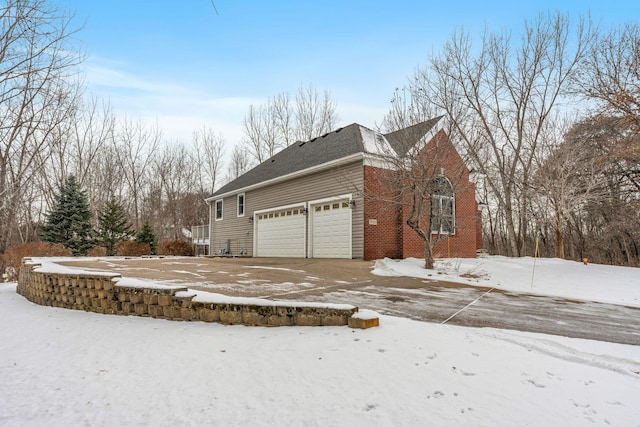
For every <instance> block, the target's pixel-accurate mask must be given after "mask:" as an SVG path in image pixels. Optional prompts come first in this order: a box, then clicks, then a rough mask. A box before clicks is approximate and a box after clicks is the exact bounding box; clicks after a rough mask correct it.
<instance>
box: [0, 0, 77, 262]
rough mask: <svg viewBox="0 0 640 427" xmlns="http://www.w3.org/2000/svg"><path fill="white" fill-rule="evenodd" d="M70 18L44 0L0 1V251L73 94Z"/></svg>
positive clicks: (74, 97) (74, 63)
mask: <svg viewBox="0 0 640 427" xmlns="http://www.w3.org/2000/svg"><path fill="white" fill-rule="evenodd" d="M70 21H71V17H69V16H65V15H64V14H62V13H61V12H60V11H58V10H57V9H56V8H54V7H51V6H49V5H48V3H47V2H46V1H44V0H32V1H23V0H7V1H6V2H4V4H3V5H2V6H0V251H3V250H4V249H6V247H7V245H8V244H10V243H11V242H12V241H14V239H15V233H16V230H17V229H18V228H19V227H18V223H17V221H18V219H19V218H20V217H22V215H20V210H21V209H24V210H30V209H31V206H29V203H30V202H31V201H32V199H31V198H30V197H26V195H25V194H26V190H27V189H28V188H29V187H30V186H31V185H32V184H33V182H34V181H35V179H36V178H37V177H38V173H39V170H40V169H41V168H42V167H43V162H44V161H46V160H47V159H48V156H49V155H50V146H51V145H50V143H51V142H52V141H51V136H52V134H53V133H54V132H55V131H56V129H58V127H59V126H60V124H61V123H63V122H65V120H67V119H68V118H69V116H70V114H71V113H72V112H73V111H74V109H75V105H76V101H77V99H78V96H79V88H78V85H77V82H76V80H74V79H73V76H74V75H75V74H76V71H77V66H78V65H79V64H80V63H81V62H82V59H83V57H82V55H81V54H80V52H79V50H78V49H76V48H75V47H74V46H73V45H72V43H71V42H72V35H73V34H74V33H75V30H73V29H71V28H70Z"/></svg>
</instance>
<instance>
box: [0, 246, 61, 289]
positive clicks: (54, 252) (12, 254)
mask: <svg viewBox="0 0 640 427" xmlns="http://www.w3.org/2000/svg"><path fill="white" fill-rule="evenodd" d="M71 255H72V252H71V249H69V248H67V247H65V246H63V245H61V244H60V243H45V242H30V243H22V244H20V245H16V246H12V247H10V248H9V249H7V250H6V251H5V252H4V254H2V261H3V262H4V267H5V272H6V273H7V278H8V280H16V279H17V278H18V276H19V275H20V267H21V266H22V258H24V257H32V256H42V257H44V256H71Z"/></svg>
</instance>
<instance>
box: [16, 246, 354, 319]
mask: <svg viewBox="0 0 640 427" xmlns="http://www.w3.org/2000/svg"><path fill="white" fill-rule="evenodd" d="M38 267H40V265H39V264H35V263H31V261H30V260H29V259H28V258H25V260H24V261H23V265H22V269H21V270H20V277H19V279H18V286H17V292H18V293H19V294H20V295H22V296H24V297H25V298H27V299H28V300H29V301H31V302H33V303H36V304H39V305H45V306H52V307H61V308H68V309H74V310H84V311H90V312H94V313H100V314H118V315H133V316H144V317H154V318H159V319H168V320H186V321H192V320H193V321H195V320H198V321H203V322H218V323H223V324H229V325H231V324H244V325H251V326H340V325H347V324H350V325H351V326H352V327H364V326H361V325H359V324H358V322H355V323H354V321H352V320H351V316H352V315H353V314H354V313H356V312H357V311H358V308H357V307H352V308H335V307H329V306H328V307H323V306H320V305H310V304H300V305H296V304H289V303H287V304H285V303H279V302H275V301H274V302H273V303H265V305H258V304H240V303H223V302H218V303H217V302H200V301H194V297H195V294H194V293H193V291H189V290H188V289H187V288H186V287H180V286H167V287H138V286H135V287H134V286H122V285H119V284H118V282H117V280H118V279H119V278H120V275H118V274H111V273H96V274H68V273H51V272H41V271H35V270H36V269H37V268H38ZM365 326H366V325H365Z"/></svg>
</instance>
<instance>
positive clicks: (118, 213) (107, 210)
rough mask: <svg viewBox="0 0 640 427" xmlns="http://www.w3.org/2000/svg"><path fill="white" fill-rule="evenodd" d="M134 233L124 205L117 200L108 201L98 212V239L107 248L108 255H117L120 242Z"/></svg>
mask: <svg viewBox="0 0 640 427" xmlns="http://www.w3.org/2000/svg"><path fill="white" fill-rule="evenodd" d="M133 234H134V233H133V229H132V228H131V223H130V222H129V220H128V219H127V213H126V212H125V210H124V207H123V206H122V205H121V204H119V203H118V202H116V201H115V200H110V201H108V202H107V203H106V204H105V206H104V208H103V209H102V211H100V212H99V213H98V230H97V237H98V241H99V243H100V245H102V246H104V248H105V249H106V250H107V255H108V256H113V255H115V254H116V246H117V245H118V243H120V242H122V241H124V240H127V239H129V238H130V237H131V236H133Z"/></svg>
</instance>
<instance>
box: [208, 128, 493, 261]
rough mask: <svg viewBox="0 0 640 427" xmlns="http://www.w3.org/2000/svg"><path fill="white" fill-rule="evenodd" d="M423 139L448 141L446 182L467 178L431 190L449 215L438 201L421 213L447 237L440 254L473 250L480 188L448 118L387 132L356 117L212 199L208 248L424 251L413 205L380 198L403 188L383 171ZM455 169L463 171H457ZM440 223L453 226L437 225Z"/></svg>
mask: <svg viewBox="0 0 640 427" xmlns="http://www.w3.org/2000/svg"><path fill="white" fill-rule="evenodd" d="M407 136H409V138H407ZM419 141H422V142H423V143H426V145H425V147H428V146H429V145H430V144H431V145H432V144H435V143H436V142H438V141H439V145H438V149H439V150H443V149H444V150H448V151H450V152H451V153H452V156H450V158H449V160H448V161H447V163H446V164H443V165H440V166H439V167H440V175H441V176H440V180H441V182H444V183H448V182H452V181H453V179H454V178H455V181H456V182H458V183H459V182H462V183H463V184H464V185H462V186H459V185H457V186H456V187H455V188H456V191H455V193H454V192H453V191H450V193H446V194H444V193H443V194H433V195H432V196H431V198H432V199H433V200H434V203H432V205H433V206H436V204H438V206H439V209H440V210H442V209H444V211H446V212H447V213H448V215H449V219H447V220H438V221H435V220H434V219H433V211H434V208H433V207H432V208H429V207H427V208H426V209H424V212H423V218H422V219H421V221H425V223H428V222H429V221H430V222H432V223H433V224H432V225H434V226H433V227H430V226H429V225H428V224H427V228H432V229H433V230H432V233H438V235H439V236H442V235H443V234H444V235H445V237H446V238H445V239H440V241H439V242H438V243H437V244H436V246H435V247H434V254H435V255H441V256H458V257H474V256H475V255H476V250H477V249H479V243H480V242H481V239H478V230H479V226H478V224H479V218H480V217H479V214H478V206H477V203H476V199H475V187H474V186H473V184H471V183H470V182H469V171H468V169H467V168H466V167H465V166H464V164H463V162H462V159H461V158H460V156H459V155H458V153H457V152H456V151H455V148H454V147H453V145H451V144H450V143H449V142H448V138H447V135H446V133H445V132H444V129H443V119H442V118H441V117H438V118H435V119H431V120H428V121H426V122H423V123H419V124H417V125H414V126H411V127H409V128H407V129H403V130H401V131H396V132H392V133H388V134H380V133H378V132H376V131H374V130H371V129H368V128H366V127H364V126H361V125H358V124H356V123H354V124H351V125H349V126H346V127H343V128H340V129H337V130H335V131H333V132H330V133H327V134H325V135H322V136H319V137H317V138H314V139H312V140H310V141H303V142H297V143H294V144H293V145H291V146H289V147H287V148H285V149H283V150H282V151H280V152H279V153H277V154H275V155H274V156H273V157H272V158H270V159H268V160H267V161H265V162H263V163H261V164H259V165H258V166H256V167H255V168H253V169H251V170H250V171H248V172H246V173H245V174H244V175H242V176H240V177H238V178H237V179H235V180H234V181H231V182H229V183H228V184H226V185H225V186H223V187H222V188H220V189H219V190H218V191H216V192H215V193H214V194H212V195H211V196H210V197H209V198H207V199H206V201H207V203H208V204H209V207H210V215H209V227H208V229H209V239H208V241H209V244H210V251H209V253H210V254H211V255H230V256H254V257H295V258H360V259H365V260H370V259H377V258H382V257H391V258H406V257H422V255H423V253H424V252H423V250H424V245H423V244H422V241H421V240H420V239H419V237H418V235H417V234H416V233H415V232H414V231H413V230H411V229H410V228H409V227H408V226H407V225H406V218H407V215H408V212H409V210H408V209H409V208H408V206H407V205H405V204H403V203H401V202H399V203H390V202H389V200H391V199H388V198H384V197H377V195H382V194H387V195H389V194H391V195H393V192H394V190H393V188H392V187H391V186H390V185H389V184H385V183H384V182H383V180H381V179H380V177H381V176H385V174H387V175H388V174H389V173H391V174H393V173H394V172H393V167H391V166H390V163H389V162H388V161H387V160H388V156H389V153H390V152H391V153H394V152H395V153H399V154H404V153H406V152H407V151H408V150H409V149H410V148H411V146H413V145H415V144H416V143H418V142H419ZM425 161H426V162H428V161H429V159H428V158H427V159H425ZM454 170H455V171H456V172H455V174H456V176H455V177H448V176H447V174H451V173H453V172H452V171H454ZM390 171H391V172H390ZM434 182H435V181H434ZM459 188H460V189H461V190H458V189H459ZM400 198H402V197H400ZM392 199H393V197H392ZM394 200H398V197H395V199H394ZM425 206H429V204H426V205H425ZM436 222H438V223H442V224H444V225H442V224H440V225H438V226H437V227H438V230H437V231H436V230H435V229H434V227H435V223H436Z"/></svg>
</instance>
